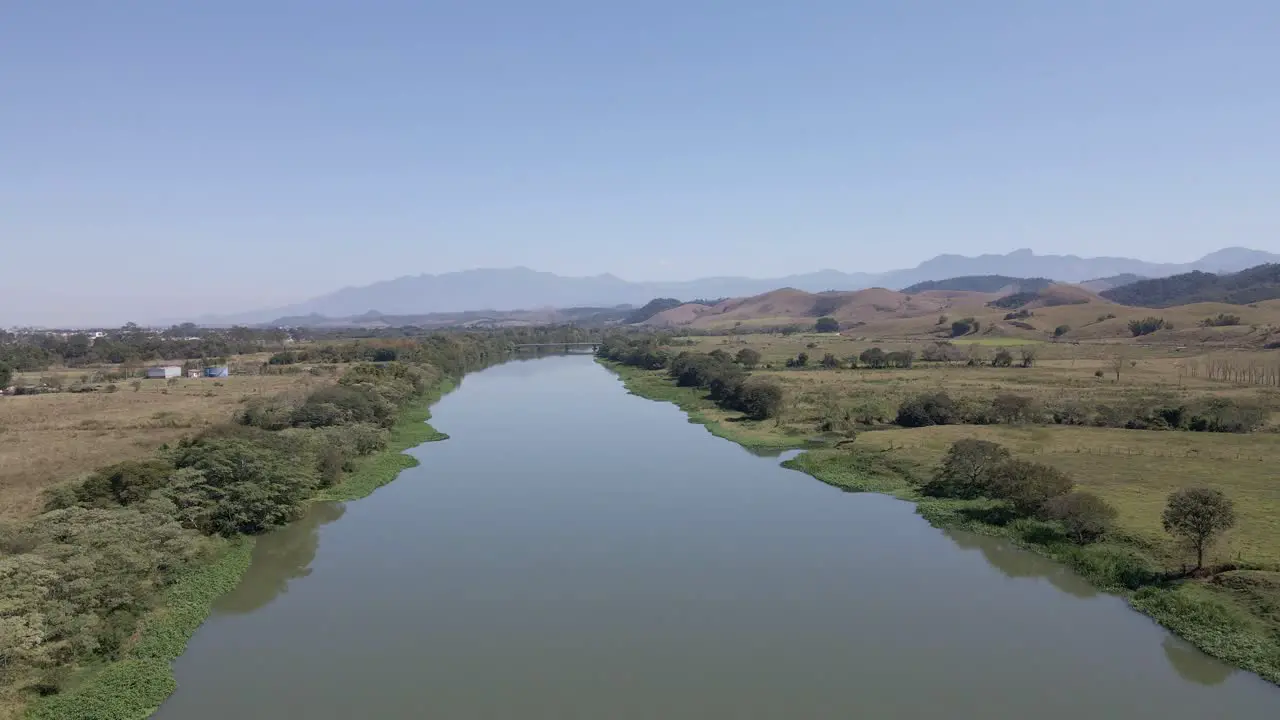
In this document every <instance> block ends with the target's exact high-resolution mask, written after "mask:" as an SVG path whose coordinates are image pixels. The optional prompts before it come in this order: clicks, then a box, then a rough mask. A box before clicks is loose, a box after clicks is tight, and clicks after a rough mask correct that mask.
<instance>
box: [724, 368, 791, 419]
mask: <svg viewBox="0 0 1280 720" xmlns="http://www.w3.org/2000/svg"><path fill="white" fill-rule="evenodd" d="M732 400H733V406H734V408H735V409H737V410H740V411H742V412H743V413H744V414H745V415H746V416H747V417H749V418H751V419H753V420H765V419H768V418H771V417H776V416H777V415H778V413H780V412H781V411H782V401H783V391H782V385H781V384H780V383H778V381H776V380H774V379H772V378H764V377H749V378H747V379H746V380H743V381H742V382H741V383H740V384H739V385H738V386H737V388H736V393H735V394H734V396H733V398H732Z"/></svg>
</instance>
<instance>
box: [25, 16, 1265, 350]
mask: <svg viewBox="0 0 1280 720" xmlns="http://www.w3.org/2000/svg"><path fill="white" fill-rule="evenodd" d="M1277 38H1280V2H1277V1H1276V0H1223V1H1222V2H1205V1H1204V0H1196V1H1194V2H1193V1H1188V0H1070V1H1069V2H1068V1H1064V2H1049V1H1045V2H1037V1H1032V0H1006V1H1000V2H997V1H994V0H967V1H966V2H949V1H946V0H929V1H925V0H898V1H892V2H891V1H889V0H882V1H875V2H871V1H858V0H795V1H794V2H763V1H759V0H724V1H722V2H699V1H698V0H679V1H675V0H649V1H647V2H629V3H621V2H602V1H600V0H582V1H575V2H569V1H567V0H539V1H538V2H531V1H528V0H465V1H460V2H449V3H445V2H430V1H429V0H419V1H418V2H396V3H393V2H378V1H374V0H369V1H366V2H354V1H353V2H334V1H331V0H329V1H327V0H306V1H305V2H303V1H298V2H276V1H272V0H247V1H246V0H221V1H219V2H174V1H172V0H151V1H144V0H138V1H134V2H117V1H115V0H101V1H99V2H74V1H72V0H60V1H52V0H51V1H49V2H21V1H19V0H8V1H7V2H6V1H4V0H0V250H2V252H0V265H2V266H3V270H4V272H3V275H2V277H3V280H0V325H9V324H13V323H15V322H29V321H36V320H40V321H44V322H69V321H83V322H90V321H99V320H101V321H108V320H110V321H114V320H122V319H125V318H126V317H134V316H136V317H143V316H149V317H154V316H155V315H156V313H155V312H154V309H155V307H157V306H160V307H164V308H166V309H172V310H173V313H171V315H182V314H184V313H191V312H193V311H194V312H199V313H204V312H219V311H233V310H244V309H250V308H257V307H262V306H270V305H274V304H278V303H281V302H287V301H293V300H300V299H303V298H306V297H309V296H313V295H318V294H322V293H324V292H327V291H330V290H333V289H336V288H338V287H341V286H346V285H356V284H365V283H368V282H372V281H375V280H379V279H386V278H390V277H395V276H399V275H405V274H417V273H421V272H430V273H437V272H446V271H451V270H460V269H467V268H474V267H507V266H513V265H526V266H529V267H533V268H536V269H540V270H549V271H553V272H557V273H561V274H574V275H584V274H595V273H602V272H612V273H614V274H616V275H618V276H620V277H624V278H627V279H633V280H658V279H685V278H692V277H697V276H705V275H716V274H741V275H751V276H758V277H768V276H774V275H781V274H786V273H792V272H802V271H808V270H816V269H820V268H824V267H832V268H836V269H840V270H845V271H857V270H868V271H874V270H886V269H891V268H895V267H903V266H912V265H915V264H916V263H918V262H920V261H922V260H924V259H927V258H928V257H931V256H933V255H935V254H938V253H941V252H962V253H965V254H976V253H979V252H1007V251H1010V250H1013V249H1017V248H1021V247H1030V248H1033V249H1035V250H1036V251H1037V252H1057V253H1068V252H1069V253H1075V254H1080V255H1102V254H1107V255H1125V256H1131V257H1139V258H1143V259H1149V260H1167V261H1187V260H1190V259H1193V258H1195V257H1198V256H1200V255H1202V254H1204V253H1205V252H1208V251H1211V250H1214V249H1217V248H1220V247H1224V246H1229V245H1243V246H1248V247H1253V248H1257V249H1262V250H1271V251H1277V250H1280V40H1278V39H1277Z"/></svg>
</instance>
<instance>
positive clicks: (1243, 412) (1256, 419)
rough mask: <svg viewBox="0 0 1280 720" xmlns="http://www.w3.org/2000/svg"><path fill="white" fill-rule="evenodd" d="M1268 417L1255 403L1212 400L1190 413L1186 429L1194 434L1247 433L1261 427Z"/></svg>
mask: <svg viewBox="0 0 1280 720" xmlns="http://www.w3.org/2000/svg"><path fill="white" fill-rule="evenodd" d="M1269 415H1270V413H1269V411H1268V410H1267V408H1265V407H1263V406H1262V405H1259V404H1256V403H1248V402H1241V401H1234V402H1233V401H1232V400H1230V399H1228V398H1212V399H1210V400H1208V401H1207V402H1205V403H1204V404H1203V405H1200V406H1199V407H1197V408H1195V409H1194V410H1192V411H1191V417H1190V420H1189V421H1188V422H1187V429H1189V430H1192V431H1195V432H1230V433H1247V432H1252V431H1253V430H1256V429H1258V428H1259V427H1262V425H1263V424H1264V423H1266V421H1267V417H1268V416H1269Z"/></svg>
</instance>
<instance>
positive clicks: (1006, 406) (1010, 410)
mask: <svg viewBox="0 0 1280 720" xmlns="http://www.w3.org/2000/svg"><path fill="white" fill-rule="evenodd" d="M1034 407H1035V401H1034V400H1033V399H1031V398H1030V397H1027V396H1026V395H1014V394H1012V393H1005V394H1003V395H997V396H996V397H995V398H994V399H993V400H992V401H991V413H992V415H993V416H994V417H995V418H996V421H997V422H1002V423H1008V424H1012V423H1019V422H1023V421H1026V420H1031V419H1033V415H1034V410H1033V408H1034Z"/></svg>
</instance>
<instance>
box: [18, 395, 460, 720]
mask: <svg viewBox="0 0 1280 720" xmlns="http://www.w3.org/2000/svg"><path fill="white" fill-rule="evenodd" d="M457 384H458V383H457V381H456V380H455V379H453V378H450V377H445V378H443V379H442V380H440V381H439V382H438V383H437V384H436V385H435V386H434V387H431V388H429V389H428V390H427V391H426V392H424V393H423V394H421V395H420V396H418V397H417V398H416V399H414V400H413V401H412V402H411V403H410V404H409V405H407V406H406V407H405V408H404V409H402V410H401V412H400V413H399V415H398V417H397V420H396V423H395V425H393V426H392V427H391V429H390V434H389V437H388V441H387V445H386V447H385V448H384V449H382V450H380V451H378V452H376V453H374V454H372V455H369V456H366V457H362V458H359V459H358V460H357V461H356V465H355V467H354V469H353V470H352V471H351V472H350V473H348V474H347V475H346V476H345V477H344V478H343V480H342V482H340V483H338V484H337V485H334V486H333V487H330V488H327V489H325V490H323V491H321V492H320V493H318V494H317V495H315V496H313V497H312V498H311V499H310V501H309V502H334V501H339V502H346V501H353V500H359V499H361V498H364V497H366V496H368V495H370V494H371V493H373V492H374V491H375V490H377V489H378V488H380V487H382V486H383V485H386V484H387V483H390V482H391V481H393V480H395V479H396V477H397V476H398V475H399V474H400V472H401V471H403V470H405V469H407V468H411V467H414V466H416V465H418V464H419V463H418V460H417V459H416V458H414V457H413V456H411V455H407V454H405V451H406V450H409V449H411V448H414V447H417V446H418V445H421V444H423V443H426V442H432V441H437V440H444V439H446V438H448V435H446V434H444V433H441V432H439V431H438V430H436V429H435V428H433V427H432V426H431V425H430V424H429V423H428V422H427V421H428V420H429V419H430V417H431V410H430V408H431V406H432V405H434V404H435V403H436V402H438V401H439V400H440V398H442V397H443V396H444V395H446V394H448V393H449V392H451V391H452V390H454V389H455V388H456V387H457ZM218 542H220V543H221V544H222V545H223V547H221V548H220V549H218V550H217V551H215V552H213V553H212V554H211V556H210V560H209V562H208V563H207V564H204V565H201V566H199V567H196V568H192V569H191V570H190V571H188V572H187V573H185V574H184V575H183V576H181V577H180V578H179V579H178V580H177V581H176V582H175V583H174V584H172V585H171V586H170V587H169V588H168V589H167V590H166V591H165V594H164V600H163V601H162V602H161V603H160V605H159V606H158V607H157V609H156V610H155V611H153V612H152V613H150V614H149V615H148V616H146V617H145V618H144V619H143V620H142V623H141V626H140V627H139V629H138V631H137V633H136V634H135V636H134V638H133V640H132V644H131V645H130V647H129V648H128V650H126V651H125V652H124V653H123V654H122V657H121V659H120V660H118V661H116V662H112V663H108V664H105V665H101V666H98V667H94V668H89V669H86V670H85V671H83V672H82V673H81V677H80V678H78V681H77V683H76V685H75V687H74V688H73V689H71V690H68V691H64V692H61V693H58V694H57V695H50V696H48V697H45V698H41V699H39V700H37V701H36V702H34V703H32V704H31V705H30V706H29V707H28V708H27V710H26V717H27V718H30V719H31V720H77V719H82V720H142V719H143V718H147V717H149V716H150V715H151V714H152V713H154V712H155V710H156V709H157V708H158V707H160V705H161V703H163V702H164V701H165V699H166V698H168V697H169V695H171V694H172V693H173V692H174V690H176V689H177V682H176V681H175V680H174V677H173V665H172V664H173V661H174V660H176V659H177V658H178V657H179V656H180V655H182V653H183V651H184V650H185V649H186V646H187V642H188V641H189V640H190V639H191V636H192V635H194V634H195V632H196V630H197V629H199V627H200V625H201V624H202V623H203V622H204V621H205V619H206V618H208V616H209V614H210V612H211V611H212V609H213V603H214V602H215V601H216V600H217V599H218V598H219V597H220V596H222V595H223V594H225V593H227V592H230V591H231V590H232V589H234V588H235V587H236V585H238V584H239V582H240V580H241V578H242V577H243V576H244V574H245V572H246V571H247V570H248V569H249V565H250V563H251V561H252V557H253V548H254V545H255V538H254V537H253V536H240V537H236V538H234V539H231V540H219V541H218Z"/></svg>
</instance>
